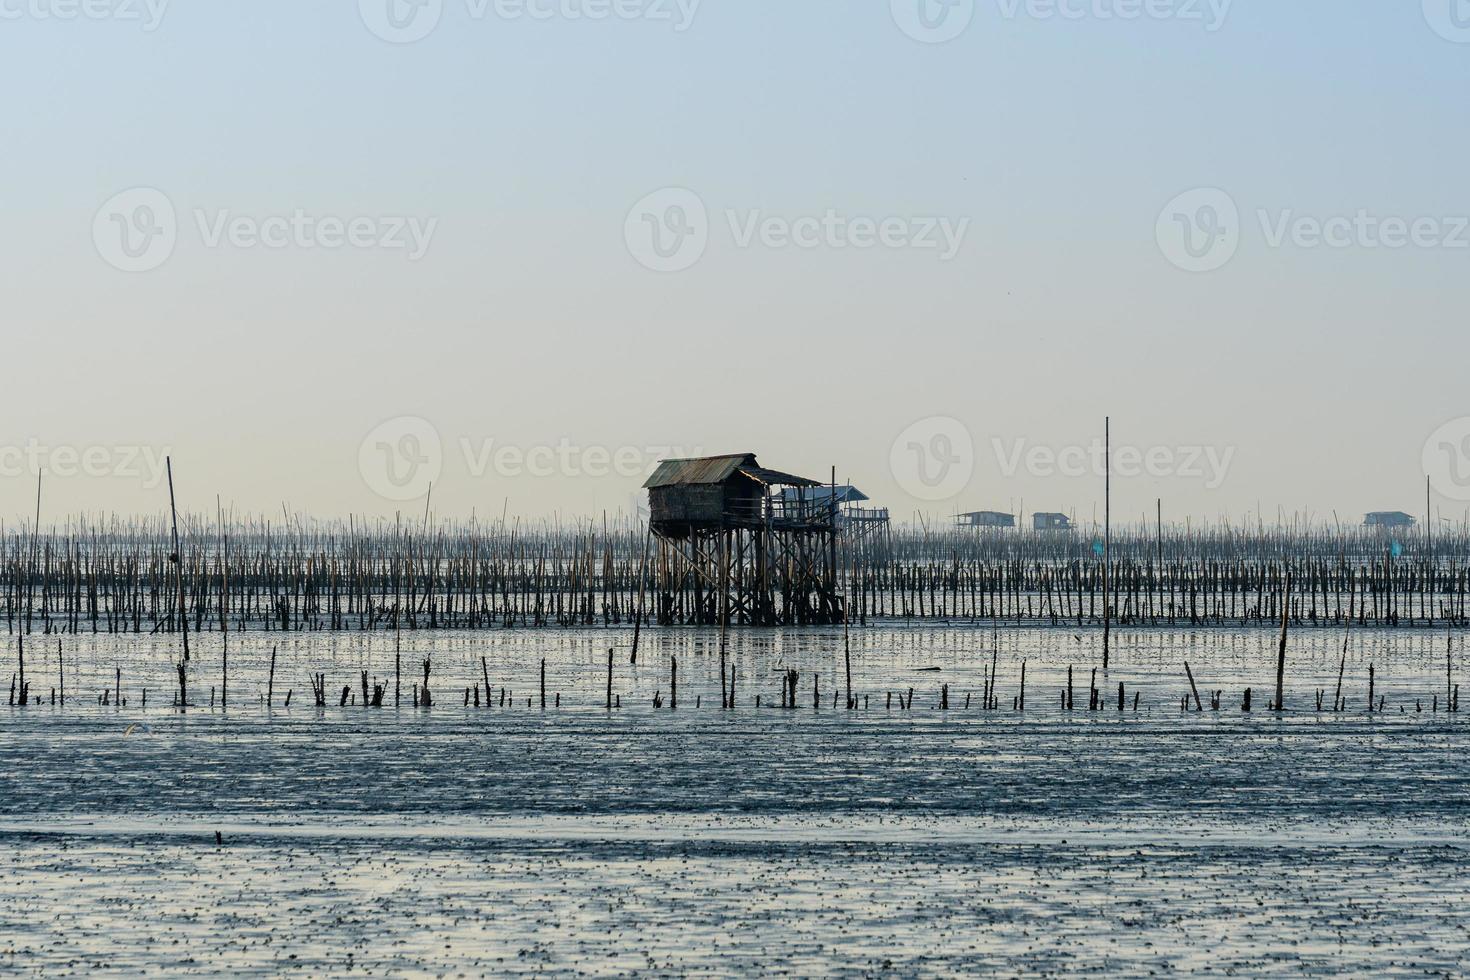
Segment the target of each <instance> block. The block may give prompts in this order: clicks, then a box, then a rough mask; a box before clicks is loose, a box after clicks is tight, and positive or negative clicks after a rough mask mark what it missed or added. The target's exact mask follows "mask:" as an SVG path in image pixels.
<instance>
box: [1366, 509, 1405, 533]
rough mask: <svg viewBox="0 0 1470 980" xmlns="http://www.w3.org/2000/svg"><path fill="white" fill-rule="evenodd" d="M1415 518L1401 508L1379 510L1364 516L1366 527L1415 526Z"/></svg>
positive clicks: (1395, 527)
mask: <svg viewBox="0 0 1470 980" xmlns="http://www.w3.org/2000/svg"><path fill="white" fill-rule="evenodd" d="M1414 524H1415V521H1414V518H1412V517H1410V516H1409V515H1408V514H1405V513H1404V512H1403V511H1401V510H1378V511H1374V512H1373V513H1371V514H1369V515H1368V516H1367V517H1365V518H1363V526H1364V527H1376V528H1393V529H1397V528H1405V527H1413V526H1414Z"/></svg>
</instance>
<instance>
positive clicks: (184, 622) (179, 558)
mask: <svg viewBox="0 0 1470 980" xmlns="http://www.w3.org/2000/svg"><path fill="white" fill-rule="evenodd" d="M163 462H164V465H165V466H166V467H168V510H169V514H170V515H171V516H172V518H173V526H174V554H173V560H174V567H175V571H176V573H177V574H178V586H179V627H180V628H181V629H182V630H183V633H184V663H188V662H189V617H188V616H187V615H185V609H184V556H183V553H182V552H181V551H180V550H179V510H178V507H177V506H176V505H175V504H174V462H173V457H172V456H165V457H164V458H163Z"/></svg>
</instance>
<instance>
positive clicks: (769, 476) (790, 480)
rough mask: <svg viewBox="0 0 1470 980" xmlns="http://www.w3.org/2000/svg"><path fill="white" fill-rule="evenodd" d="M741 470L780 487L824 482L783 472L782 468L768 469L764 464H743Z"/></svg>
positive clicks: (755, 478)
mask: <svg viewBox="0 0 1470 980" xmlns="http://www.w3.org/2000/svg"><path fill="white" fill-rule="evenodd" d="M740 472H742V473H744V474H745V475H746V476H748V477H750V478H751V479H753V480H759V481H760V482H762V483H764V484H766V485H767V486H779V487H820V486H823V485H824V484H821V483H818V482H817V481H816V480H808V479H807V478H806V477H804V476H793V475H792V474H790V473H782V472H781V471H780V470H768V469H766V468H765V467H763V466H742V467H740Z"/></svg>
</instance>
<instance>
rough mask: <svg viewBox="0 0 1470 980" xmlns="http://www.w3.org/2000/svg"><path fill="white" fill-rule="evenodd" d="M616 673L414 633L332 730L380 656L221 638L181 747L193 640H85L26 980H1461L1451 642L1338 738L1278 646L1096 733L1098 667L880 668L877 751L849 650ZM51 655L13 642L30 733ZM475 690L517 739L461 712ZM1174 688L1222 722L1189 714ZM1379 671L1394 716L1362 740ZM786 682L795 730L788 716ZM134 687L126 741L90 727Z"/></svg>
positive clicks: (980, 653) (3, 792)
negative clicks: (700, 979) (1093, 703)
mask: <svg viewBox="0 0 1470 980" xmlns="http://www.w3.org/2000/svg"><path fill="white" fill-rule="evenodd" d="M614 638H616V639H617V640H618V641H619V642H618V644H617V647H616V650H615V655H614V657H615V668H614V678H613V680H614V691H615V693H616V694H617V695H619V696H620V699H621V703H622V707H621V708H620V709H616V710H614V711H612V712H608V711H606V710H605V709H604V707H603V705H604V698H605V685H606V670H607V654H606V649H607V646H608V645H609V642H610V640H612V639H614ZM629 639H630V638H629V637H628V636H626V635H621V634H620V635H616V636H614V635H613V634H609V633H606V632H603V631H600V630H596V631H579V632H558V631H535V632H524V633H504V632H502V633H486V634H475V635H470V636H465V635H464V634H455V635H452V636H437V637H436V636H430V635H425V634H416V635H414V636H413V637H411V638H407V637H406V638H405V641H404V647H403V652H402V662H403V663H404V665H405V671H404V675H405V676H404V691H403V700H404V702H405V703H403V704H401V705H400V706H399V707H398V708H396V709H395V708H393V707H386V708H382V709H370V708H364V707H362V706H361V705H360V704H349V705H347V706H345V707H342V706H339V705H338V703H337V701H338V698H339V697H340V692H341V688H342V686H343V685H346V684H351V685H352V689H353V692H354V693H356V692H357V691H358V690H359V688H360V675H358V674H357V672H358V671H360V670H363V669H366V670H368V671H369V674H370V676H377V677H387V678H389V679H390V681H389V682H390V684H391V677H392V666H393V656H394V651H393V637H392V636H387V637H384V636H381V635H363V634H355V633H352V634H301V635H296V636H289V637H287V642H285V643H282V642H281V639H280V637H279V636H277V637H275V638H274V640H272V637H271V636H270V635H267V634H246V635H245V636H243V637H234V636H232V638H231V641H230V642H231V648H232V650H231V657H230V665H231V668H230V669H231V673H230V680H229V684H230V692H231V695H230V696H231V705H230V707H229V708H228V710H224V709H222V708H221V707H220V706H219V705H218V703H217V702H216V704H215V706H214V707H210V706H209V703H208V697H209V695H208V689H209V687H210V686H212V684H213V685H217V684H218V676H217V673H216V672H217V671H218V670H219V668H220V657H219V640H220V638H219V637H218V636H209V635H206V636H204V637H201V638H196V641H195V643H194V650H195V657H194V659H193V662H192V664H191V671H190V684H191V689H190V690H191V694H190V699H191V703H192V706H191V708H190V710H189V711H187V712H183V713H181V712H178V711H177V710H174V709H173V708H172V707H170V705H169V704H168V703H167V699H168V698H169V694H168V693H166V692H169V690H170V684H169V679H170V674H169V671H170V670H171V663H170V656H171V654H172V652H173V651H174V650H175V649H176V645H175V644H174V643H173V642H172V641H171V640H170V639H169V638H166V637H146V638H137V637H109V636H101V637H90V636H86V637H73V636H64V637H61V638H60V641H61V651H62V652H61V662H62V664H63V665H64V667H65V670H66V683H67V698H68V701H67V703H66V704H65V705H53V704H51V703H50V697H49V696H50V690H49V689H50V687H51V686H52V684H51V683H47V684H46V685H45V688H44V689H43V690H44V695H45V696H44V697H43V699H42V703H40V704H39V705H32V706H29V707H26V708H24V709H21V708H18V707H12V708H9V709H7V714H6V715H5V716H4V717H5V730H4V733H3V735H0V869H3V870H0V881H3V883H4V888H5V890H6V892H7V893H8V894H7V897H6V900H5V901H4V902H0V968H3V969H19V970H36V971H45V972H48V973H49V972H69V971H70V972H83V971H88V972H90V971H95V970H99V969H102V970H108V971H120V972H121V971H126V972H148V973H157V972H170V973H216V972H221V971H229V972H235V973H257V974H268V973H271V974H273V973H276V972H279V971H282V970H285V969H292V968H294V969H296V970H299V971H301V972H303V973H306V974H313V975H314V974H323V973H326V974H338V973H347V972H367V973H378V974H381V973H393V974H399V973H404V972H430V973H436V974H443V975H455V974H464V975H478V974H482V973H486V972H496V973H499V972H528V973H625V972H648V973H655V974H664V973H681V972H705V971H707V972H715V973H737V972H789V973H795V974H813V973H843V974H867V973H874V972H884V971H888V970H891V971H893V972H897V973H901V974H915V973H950V972H955V971H964V972H978V973H994V974H1000V975H1009V974H1014V973H1016V972H1018V971H1028V972H1041V973H1060V972H1063V971H1065V972H1077V971H1091V972H1099V973H1101V972H1108V973H1114V974H1118V973H1121V974H1125V975H1135V974H1147V973H1150V972H1166V971H1167V972H1181V971H1189V972H1239V973H1248V974H1256V973H1261V972H1267V971H1277V970H1282V971H1284V970H1291V971H1293V972H1298V971H1301V970H1304V969H1305V970H1308V971H1313V972H1328V971H1334V972H1335V971H1347V972H1353V973H1375V974H1381V973H1403V974H1409V973H1414V974H1419V975H1423V974H1425V973H1430V974H1435V973H1438V974H1458V973H1461V972H1463V970H1464V967H1465V951H1466V949H1467V948H1470V943H1467V935H1466V932H1467V929H1470V914H1467V913H1466V910H1465V905H1466V903H1465V902H1464V900H1463V898H1462V896H1461V892H1462V887H1461V885H1460V878H1461V876H1462V874H1463V871H1464V868H1465V861H1466V858H1467V855H1470V827H1467V802H1470V762H1467V761H1466V756H1467V753H1466V748H1467V742H1470V740H1467V737H1466V736H1467V733H1470V729H1467V727H1466V723H1465V722H1464V721H1462V719H1464V718H1465V717H1466V715H1464V714H1462V713H1456V714H1450V713H1448V712H1446V711H1444V710H1443V709H1444V704H1443V702H1444V700H1445V692H1446V686H1447V684H1448V685H1449V686H1450V688H1451V689H1452V687H1453V684H1455V683H1458V681H1457V676H1458V670H1459V668H1460V666H1461V664H1460V658H1461V654H1460V648H1459V641H1458V638H1457V639H1456V643H1455V652H1454V655H1453V658H1452V660H1453V664H1452V667H1453V669H1454V671H1455V672H1456V673H1455V675H1454V676H1452V677H1450V678H1449V679H1448V681H1447V679H1446V664H1445V650H1446V639H1445V637H1444V636H1443V635H1437V636H1436V635H1432V634H1428V633H1422V632H1408V631H1405V632H1379V633H1373V632H1368V633H1360V634H1358V635H1354V636H1350V637H1349V638H1348V650H1347V656H1346V663H1345V665H1344V667H1343V675H1344V681H1343V692H1344V696H1345V697H1346V698H1347V701H1348V703H1347V709H1346V710H1344V711H1340V712H1332V711H1324V712H1321V713H1318V712H1317V711H1315V710H1314V709H1315V703H1316V691H1317V690H1318V689H1319V688H1325V689H1326V690H1327V692H1328V696H1327V699H1328V702H1329V704H1330V701H1331V695H1332V692H1333V690H1334V688H1335V685H1336V683H1337V676H1338V668H1339V662H1340V657H1341V656H1342V643H1343V637H1342V635H1341V634H1337V633H1333V632H1329V631H1325V630H1324V631H1302V632H1297V633H1294V634H1293V636H1292V638H1291V644H1290V652H1289V656H1288V670H1287V707H1288V709H1289V710H1288V711H1287V712H1284V713H1283V714H1281V715H1276V714H1273V713H1270V712H1267V711H1264V710H1262V709H1263V708H1264V707H1265V701H1266V699H1267V697H1268V696H1269V693H1270V691H1271V690H1273V689H1274V679H1275V643H1276V637H1275V636H1274V635H1268V634H1264V633H1261V632H1259V631H1240V632H1226V631H1205V632H1200V633H1197V634H1187V633H1173V634H1165V633H1154V632H1148V631H1141V632H1134V633H1125V634H1124V635H1123V636H1121V637H1120V638H1119V642H1118V644H1117V646H1116V647H1115V651H1114V660H1113V663H1112V664H1111V665H1110V669H1109V670H1108V671H1107V672H1106V674H1105V675H1104V674H1102V673H1101V672H1100V673H1099V683H1098V686H1099V688H1100V689H1102V691H1103V693H1104V695H1105V697H1104V703H1105V704H1106V705H1107V707H1106V709H1104V710H1099V711H1091V712H1090V711H1088V710H1086V707H1087V701H1088V696H1087V689H1088V683H1089V680H1090V678H1091V669H1092V668H1091V665H1092V663H1093V661H1094V660H1095V659H1096V657H1097V654H1098V651H1099V649H1100V647H1099V642H1100V638H1099V637H1098V635H1097V634H1096V633H1086V634H1074V633H1072V632H1070V631H1056V630H1022V631H1015V630H1012V631H1001V632H1000V633H999V634H998V635H994V636H993V635H992V634H991V633H990V632H989V631H988V630H985V629H975V628H969V627H953V628H944V629H930V628H914V629H882V630H878V629H871V628H870V629H867V630H862V631H854V632H853V634H852V636H851V648H852V662H853V687H854V696H855V699H856V700H857V702H858V705H859V709H858V710H855V711H845V710H843V709H842V706H841V703H840V701H839V704H838V706H837V707H836V708H835V709H834V707H833V706H832V701H831V697H832V694H833V693H834V692H838V691H839V690H840V686H841V685H842V684H843V683H844V680H843V677H844V674H843V669H842V665H843V661H842V649H843V638H842V634H841V632H840V631H832V630H825V631H785V632H770V633H763V634H732V635H731V638H730V649H729V651H728V657H727V659H728V661H729V662H730V663H732V664H734V665H735V667H736V684H737V698H736V702H737V703H736V708H735V710H733V711H721V710H719V708H718V707H717V706H718V703H719V687H720V684H719V666H718V665H719V639H718V635H717V634H710V633H700V632H694V631H651V632H649V633H645V634H644V636H643V638H642V642H641V644H640V652H639V663H638V664H637V665H636V666H633V665H630V664H629V663H628V659H629V656H628V655H629V650H628V642H629ZM48 642H49V643H50V644H51V649H50V650H49V651H48V652H49V663H48V661H47V659H46V653H43V651H45V650H46V644H47V643H48ZM55 642H56V638H54V637H53V638H49V640H48V639H47V638H43V637H33V638H32V639H31V640H29V641H28V643H27V672H28V676H29V677H31V678H32V693H33V695H34V694H36V693H37V689H38V686H39V680H38V678H42V677H46V675H47V672H48V671H49V673H51V674H53V675H54V674H56V672H57V661H56V653H55ZM272 642H274V643H275V644H276V645H277V647H278V652H277V663H276V677H275V684H274V699H273V700H274V702H275V707H274V708H273V709H267V708H266V706H265V705H264V703H263V700H264V692H265V689H266V687H267V684H268V682H267V679H266V673H267V670H268V663H269V655H270V649H271V645H272ZM992 649H994V650H996V651H998V652H997V653H996V688H997V702H998V704H999V708H998V709H997V710H993V711H985V710H982V709H981V692H982V691H983V689H984V685H985V680H984V678H985V675H986V674H987V673H988V671H989V668H990V660H991V655H992ZM425 651H432V659H433V667H432V670H431V679H430V683H431V686H432V687H433V689H434V691H435V699H436V704H435V705H434V707H433V708H431V709H421V708H419V709H416V708H414V707H412V706H411V697H412V691H411V688H409V687H408V684H409V681H408V668H407V665H408V664H414V665H415V668H416V672H417V673H419V674H421V671H422V667H421V666H419V664H420V663H421V661H422V659H423V657H424V655H425ZM482 656H484V657H485V660H486V664H485V668H484V671H486V672H488V673H489V675H490V680H491V686H492V688H494V689H495V691H496V700H495V704H496V706H495V707H493V708H484V707H481V708H478V709H476V708H474V707H465V706H464V705H463V689H464V688H465V687H466V686H467V685H470V684H472V683H479V682H480V678H481V677H482V668H481V665H480V658H481V657H482ZM543 657H544V658H545V659H546V661H547V671H546V673H547V692H548V695H547V696H548V706H547V708H546V709H545V710H544V711H543V710H542V709H541V708H540V694H539V665H540V660H541V659H542V658H543ZM671 658H677V659H678V662H679V680H678V685H679V695H678V707H677V709H671V707H670V705H669V698H668V694H669V687H670V683H669V682H670V659H671ZM1186 659H1187V660H1188V661H1189V663H1190V666H1191V669H1192V670H1193V671H1194V674H1195V678H1196V681H1197V682H1198V684H1199V685H1200V688H1201V691H1200V693H1201V696H1202V698H1203V699H1204V704H1205V710H1204V711H1199V712H1196V711H1195V710H1193V701H1192V699H1191V701H1190V704H1189V710H1187V711H1181V710H1180V699H1181V698H1182V697H1184V696H1185V695H1186V694H1187V692H1188V691H1189V684H1188V681H1187V680H1186V679H1185V677H1184V676H1183V666H1182V665H1183V662H1184V661H1185V660H1186ZM1023 660H1024V661H1025V663H1026V685H1027V686H1026V705H1025V710H1024V711H1014V710H1012V698H1013V697H1016V696H1017V695H1018V694H1019V690H1020V671H1021V662H1022V661H1023ZM1370 662H1371V663H1372V664H1373V665H1374V668H1375V678H1374V683H1375V694H1377V695H1381V696H1383V697H1385V698H1386V699H1387V708H1388V710H1387V711H1385V712H1383V713H1375V714H1369V713H1368V712H1367V711H1366V710H1365V709H1366V694H1367V669H1368V664H1369V663H1370ZM1069 664H1071V665H1073V666H1074V668H1075V669H1074V671H1073V678H1074V704H1075V705H1076V706H1077V707H1076V710H1073V711H1070V712H1068V711H1064V710H1062V708H1061V693H1060V692H1061V688H1062V687H1063V686H1064V685H1065V683H1066V672H1067V667H1068V665H1069ZM788 666H789V667H791V668H793V669H797V670H799V671H800V672H801V675H800V677H801V679H800V681H799V683H798V691H799V700H798V708H797V709H795V710H783V709H781V708H779V707H775V706H774V705H775V704H777V703H779V699H780V674H779V671H780V670H781V669H783V668H785V667H788ZM932 667H939V668H941V669H940V670H939V671H938V672H934V671H932V670H928V669H926V668H932ZM116 669H121V671H122V678H123V679H122V693H123V696H124V698H125V699H126V702H127V703H126V705H124V706H118V705H116V704H115V703H111V702H112V700H113V699H112V695H111V694H109V695H108V701H109V702H110V703H109V704H107V705H106V706H104V705H101V704H99V703H98V699H99V698H100V696H101V692H102V689H103V687H104V685H105V686H107V687H108V688H111V687H112V686H113V685H114V684H115V683H116V676H117V675H116V673H115V672H114V671H115V670H116ZM313 670H319V671H322V672H325V673H327V674H328V675H329V676H328V684H327V687H328V691H329V694H330V695H331V697H330V704H329V706H328V707H326V708H322V709H318V708H316V707H314V706H312V705H311V704H310V692H309V689H308V687H307V682H306V675H307V673H308V672H310V671H313ZM814 674H815V675H816V678H817V684H818V697H817V701H818V706H817V707H814V706H813V703H812V690H811V684H812V679H813V675H814ZM212 675H213V676H214V680H213V682H212V681H211V676H212ZM1119 682H1122V683H1123V684H1124V686H1125V692H1126V697H1125V708H1126V710H1124V711H1121V712H1120V711H1118V710H1117V696H1116V689H1117V685H1118V683H1119ZM58 683H59V682H58ZM941 684H948V685H950V705H951V708H950V710H948V711H941V710H939V709H938V704H939V688H940V685H941ZM1245 686H1253V687H1254V688H1255V710H1254V711H1252V712H1251V713H1249V714H1246V713H1243V712H1241V711H1240V695H1241V691H1242V690H1243V688H1244V687H1245ZM144 687H148V688H149V689H150V691H149V698H148V705H147V707H146V708H145V707H143V705H142V694H141V692H142V690H143V688H144ZM501 687H504V688H506V691H507V696H506V706H505V707H503V708H502V707H500V706H499V689H500V688H501ZM910 689H912V690H913V691H914V696H913V708H912V709H911V710H902V709H900V708H899V707H898V705H897V703H896V701H897V696H898V694H899V693H900V692H902V694H903V695H904V696H906V695H907V692H908V691H909V690H910ZM1211 690H1221V691H1223V692H1224V694H1223V695H1222V698H1221V701H1222V710H1220V711H1218V712H1215V711H1211V710H1209V693H1208V692H1209V691H1211ZM284 691H290V692H291V693H292V702H291V705H290V707H289V708H286V707H284V706H283V702H284V700H285V696H284V693H283V692H284ZM890 692H893V693H894V696H895V699H894V701H890V699H889V693H890ZM1134 692H1137V693H1138V696H1139V707H1138V709H1137V710H1136V711H1135V710H1133V696H1134ZM215 693H216V698H217V695H218V692H217V691H216V692H215ZM655 693H657V694H658V695H659V697H660V698H661V700H662V702H663V706H662V707H661V708H655V707H654V698H655ZM558 696H560V707H558V706H557V699H558ZM967 696H969V698H970V706H969V707H968V708H966V707H964V704H965V698H966V697H967ZM359 697H360V695H359ZM757 697H759V698H760V707H757V706H756V698H757ZM840 697H841V695H840V694H839V698H840ZM528 698H529V699H530V703H529V705H528V703H527V699H528ZM391 700H392V695H391V690H390V694H389V701H390V703H391ZM1436 708H1437V709H1438V710H1434V709H1436ZM1418 709H1422V710H1418ZM216 832H219V833H220V834H221V837H222V843H218V844H217V843H216V838H215V833H216Z"/></svg>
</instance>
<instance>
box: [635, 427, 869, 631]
mask: <svg viewBox="0 0 1470 980" xmlns="http://www.w3.org/2000/svg"><path fill="white" fill-rule="evenodd" d="M643 486H644V488H645V489H647V490H648V510H649V530H650V531H651V532H652V533H653V535H654V536H655V537H656V538H657V539H658V541H659V555H658V581H659V592H660V595H659V608H658V618H659V621H660V622H661V623H665V624H673V623H702V624H713V623H730V622H738V623H744V624H754V625H778V624H804V623H823V624H830V623H836V622H841V621H842V602H841V599H840V598H839V597H838V595H837V587H836V582H837V576H836V568H837V547H836V538H837V532H838V524H839V520H838V516H837V514H838V505H837V497H836V494H835V493H834V492H833V491H834V490H835V488H834V487H832V486H831V485H825V486H824V485H823V484H821V483H818V482H817V481H816V480H810V479H807V478H806V477H802V476H795V475H793V474H790V473H783V472H781V471H780V470H772V469H767V468H766V467H764V466H761V465H760V463H759V462H758V461H757V460H756V458H755V454H754V453H732V454H729V455H725V456H705V457H700V458H698V459H666V460H663V461H662V462H660V463H659V465H658V468H657V469H655V470H654V471H653V475H652V476H650V477H649V478H648V481H647V482H646V483H644V485H643Z"/></svg>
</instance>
